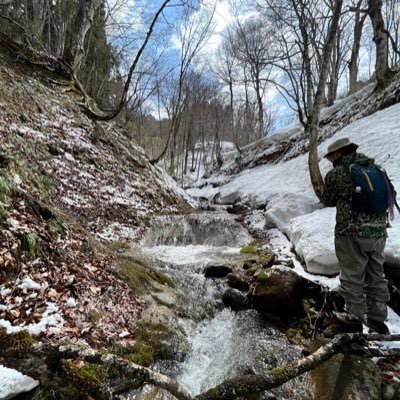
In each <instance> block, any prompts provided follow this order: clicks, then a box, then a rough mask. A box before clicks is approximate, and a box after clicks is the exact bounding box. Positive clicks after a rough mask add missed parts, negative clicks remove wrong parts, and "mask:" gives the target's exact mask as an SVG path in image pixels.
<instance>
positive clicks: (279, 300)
mask: <svg viewBox="0 0 400 400" xmlns="http://www.w3.org/2000/svg"><path fill="white" fill-rule="evenodd" d="M302 289H303V281H302V279H301V277H300V276H299V275H297V274H296V273H295V272H293V271H291V270H289V269H286V268H285V269H283V268H282V269H281V268H279V269H278V268H271V269H268V270H265V271H262V272H261V273H260V274H259V275H258V277H257V280H256V282H255V286H254V291H253V303H254V307H255V308H256V310H258V311H260V312H268V313H272V314H275V315H279V316H290V315H294V314H296V313H297V312H298V311H299V309H300V305H301V300H302Z"/></svg>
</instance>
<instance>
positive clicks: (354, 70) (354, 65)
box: [349, 0, 368, 94]
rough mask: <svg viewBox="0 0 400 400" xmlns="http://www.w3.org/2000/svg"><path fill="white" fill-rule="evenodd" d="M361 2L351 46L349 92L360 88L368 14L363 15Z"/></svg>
mask: <svg viewBox="0 0 400 400" xmlns="http://www.w3.org/2000/svg"><path fill="white" fill-rule="evenodd" d="M361 3H362V0H359V2H358V4H357V10H356V11H355V13H356V14H355V22H354V35H353V46H352V48H351V57H350V62H349V94H352V93H354V92H356V91H357V89H358V87H357V81H358V58H359V55H360V47H361V36H362V31H363V28H364V22H365V20H366V18H367V16H368V14H367V13H364V14H363V15H361V13H360V7H361Z"/></svg>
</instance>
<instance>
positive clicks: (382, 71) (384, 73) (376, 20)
mask: <svg viewBox="0 0 400 400" xmlns="http://www.w3.org/2000/svg"><path fill="white" fill-rule="evenodd" d="M368 14H369V17H370V19H371V22H372V27H373V29H374V42H375V46H376V62H375V75H376V81H377V87H378V88H384V87H385V86H386V85H387V82H388V79H389V75H390V70H389V64H388V53H389V46H388V35H387V33H386V30H385V22H384V20H383V16H382V0H368Z"/></svg>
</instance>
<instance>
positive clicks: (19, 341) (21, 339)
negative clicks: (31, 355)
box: [0, 328, 37, 349]
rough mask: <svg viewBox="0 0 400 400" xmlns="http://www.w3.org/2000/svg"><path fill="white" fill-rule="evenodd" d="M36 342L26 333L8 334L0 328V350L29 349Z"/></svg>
mask: <svg viewBox="0 0 400 400" xmlns="http://www.w3.org/2000/svg"><path fill="white" fill-rule="evenodd" d="M35 343H37V342H36V340H35V339H33V338H32V336H31V335H30V334H29V333H28V332H27V331H20V332H15V333H10V334H8V333H7V331H6V330H5V328H0V349H9V348H14V349H15V348H17V349H21V348H24V347H31V346H33V345H34V344H35Z"/></svg>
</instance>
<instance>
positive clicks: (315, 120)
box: [307, 0, 343, 199]
mask: <svg viewBox="0 0 400 400" xmlns="http://www.w3.org/2000/svg"><path fill="white" fill-rule="evenodd" d="M342 4H343V0H336V3H335V6H334V9H333V14H332V20H331V24H330V28H329V32H328V35H327V38H326V42H325V46H324V52H323V55H322V63H321V71H320V75H319V82H318V88H317V93H316V95H315V100H314V107H313V110H312V115H311V118H310V121H309V125H308V129H307V131H308V134H309V138H310V145H309V154H308V167H309V171H310V178H311V183H312V185H313V189H314V192H315V194H316V195H317V197H318V198H319V199H321V196H322V192H323V188H324V181H323V179H322V175H321V171H320V169H319V165H318V161H319V160H318V133H319V119H320V114H321V108H322V102H323V99H324V93H325V87H326V80H327V77H328V66H329V59H330V55H331V53H332V48H333V45H334V43H335V37H336V34H337V29H338V26H339V19H340V14H341V10H342Z"/></svg>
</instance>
